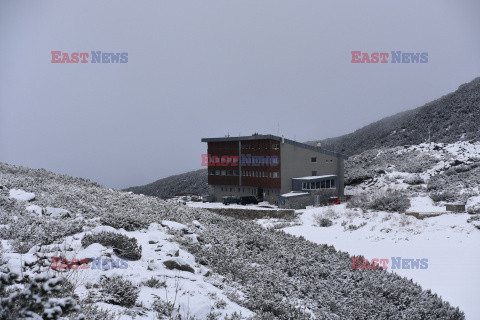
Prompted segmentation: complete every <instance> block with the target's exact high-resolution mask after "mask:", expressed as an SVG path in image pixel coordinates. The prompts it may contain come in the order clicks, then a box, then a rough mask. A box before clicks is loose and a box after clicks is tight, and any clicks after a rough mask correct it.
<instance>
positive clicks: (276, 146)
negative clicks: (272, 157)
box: [272, 144, 280, 150]
mask: <svg viewBox="0 0 480 320" xmlns="http://www.w3.org/2000/svg"><path fill="white" fill-rule="evenodd" d="M272 149H273V150H278V149H280V147H279V145H278V144H273V145H272Z"/></svg>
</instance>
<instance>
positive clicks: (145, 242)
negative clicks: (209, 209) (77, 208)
mask: <svg viewBox="0 0 480 320" xmlns="http://www.w3.org/2000/svg"><path fill="white" fill-rule="evenodd" d="M197 228H202V226H201V225H200V224H199V223H198V224H197ZM168 229H174V230H183V229H188V227H187V226H185V225H183V224H180V223H178V222H174V221H163V222H162V224H161V225H160V224H156V223H152V224H151V225H150V227H149V228H148V230H142V231H132V232H127V231H125V230H123V229H120V230H117V229H114V228H112V227H108V226H100V227H95V228H93V229H92V230H90V231H87V232H86V233H99V232H101V231H107V232H115V233H121V234H124V235H126V236H128V237H130V238H135V239H137V241H138V244H139V245H141V246H142V258H141V259H140V260H138V261H128V262H127V266H126V268H121V267H120V268H119V267H115V268H112V267H111V264H108V263H107V264H106V265H104V266H106V267H110V268H109V269H107V268H104V269H99V268H95V267H93V263H89V264H88V268H87V269H80V268H78V269H75V270H53V269H51V268H50V266H51V258H52V257H59V256H61V257H65V258H66V259H67V260H68V261H69V262H71V261H72V259H79V260H81V259H86V258H100V260H101V261H102V260H103V259H106V258H112V259H113V260H114V261H117V259H118V257H116V256H115V254H114V252H113V249H112V248H107V247H104V246H102V245H101V244H99V243H93V244H91V245H90V246H88V247H87V248H83V247H82V244H81V239H82V238H83V236H84V234H85V232H82V233H79V234H76V235H73V236H68V237H66V238H65V240H64V241H63V243H62V244H60V245H48V246H47V245H43V246H35V247H33V248H32V249H31V250H30V251H29V252H28V253H26V254H19V253H13V252H11V251H10V246H9V244H8V241H7V240H3V241H2V246H3V248H4V250H3V251H4V255H3V257H4V259H5V260H7V261H8V262H7V266H8V267H9V269H10V270H11V271H14V272H18V273H19V274H20V273H22V272H21V270H20V266H23V274H30V273H32V274H33V273H34V272H36V271H37V270H39V268H40V269H42V270H44V271H47V272H49V273H51V274H55V273H58V274H60V275H62V276H63V277H65V278H67V279H69V280H70V281H73V282H74V283H75V284H76V286H77V288H76V289H75V293H76V294H77V295H78V296H79V297H80V298H81V299H86V298H87V297H88V294H89V291H90V290H89V289H87V287H88V286H89V285H90V286H91V285H93V284H97V283H99V281H100V278H101V277H102V276H107V277H112V276H117V275H118V276H123V277H124V278H125V279H129V280H131V281H132V282H133V283H134V284H135V285H138V286H139V287H140V292H139V296H138V300H137V302H138V303H141V304H142V305H143V306H145V307H147V308H148V307H150V306H151V305H152V304H153V302H154V296H155V295H157V296H159V297H161V299H162V300H164V301H167V302H170V303H174V304H175V308H176V309H178V310H176V311H174V313H173V314H172V316H175V314H179V315H181V316H182V317H183V318H187V317H186V316H187V315H195V317H196V318H198V319H205V318H206V317H207V315H208V314H209V313H210V312H211V311H213V312H215V313H217V314H218V315H219V316H221V317H222V318H223V317H224V316H225V315H230V314H232V313H234V312H237V313H241V314H242V315H243V316H245V317H248V316H251V315H253V313H252V312H251V311H249V310H248V309H245V308H243V307H241V306H239V305H238V304H236V303H234V302H232V301H230V300H229V299H228V298H227V296H226V295H225V292H224V291H222V290H220V289H219V288H217V287H216V286H214V285H213V284H212V283H215V281H217V282H221V281H222V277H220V276H217V275H212V276H209V277H208V281H207V278H206V277H205V275H207V273H211V271H210V270H209V269H207V268H205V267H203V266H201V265H199V264H198V263H196V261H195V258H194V257H193V256H192V255H191V254H190V253H188V252H187V251H185V250H182V249H181V248H180V247H179V245H178V244H177V243H176V242H174V241H171V240H172V238H173V236H172V235H170V234H168V232H167V231H168ZM185 236H186V237H190V238H191V239H192V241H196V238H195V237H196V236H195V234H189V235H185ZM43 259H47V260H46V261H47V263H46V266H43V267H40V265H41V264H40V263H39V261H41V260H43ZM172 259H173V260H178V261H179V262H180V263H184V264H187V265H188V266H190V267H191V268H192V269H193V270H194V273H192V272H188V271H180V270H177V269H173V270H170V269H168V268H166V266H165V265H164V264H163V261H166V260H172ZM151 278H155V279H157V280H159V282H164V283H165V286H163V287H160V288H151V287H148V286H146V285H145V284H144V283H145V282H146V281H147V280H149V279H151ZM232 290H233V289H232ZM97 305H98V306H100V307H101V308H104V309H107V310H109V311H111V312H114V313H117V319H132V317H131V316H130V315H126V314H125V313H124V312H125V309H124V308H123V307H120V306H116V305H112V304H107V303H104V302H99V303H97ZM133 310H137V311H136V312H139V311H142V314H139V315H138V316H137V317H136V319H155V311H145V310H141V308H137V307H134V308H133Z"/></svg>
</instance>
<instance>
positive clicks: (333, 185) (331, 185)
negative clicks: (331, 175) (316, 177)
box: [330, 180, 335, 188]
mask: <svg viewBox="0 0 480 320" xmlns="http://www.w3.org/2000/svg"><path fill="white" fill-rule="evenodd" d="M330 187H331V188H335V180H332V182H331V184H330Z"/></svg>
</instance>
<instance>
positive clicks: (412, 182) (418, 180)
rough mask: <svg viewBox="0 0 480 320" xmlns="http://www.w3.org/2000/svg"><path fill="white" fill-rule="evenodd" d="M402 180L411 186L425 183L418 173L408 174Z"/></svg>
mask: <svg viewBox="0 0 480 320" xmlns="http://www.w3.org/2000/svg"><path fill="white" fill-rule="evenodd" d="M404 182H405V183H407V184H409V185H412V186H413V185H418V184H422V183H425V181H423V179H422V178H421V177H420V176H419V175H413V176H410V177H408V178H407V179H405V180H404Z"/></svg>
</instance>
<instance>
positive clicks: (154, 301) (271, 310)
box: [0, 164, 464, 319]
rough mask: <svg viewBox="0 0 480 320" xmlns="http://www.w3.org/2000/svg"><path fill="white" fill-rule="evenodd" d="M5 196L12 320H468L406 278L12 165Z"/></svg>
mask: <svg viewBox="0 0 480 320" xmlns="http://www.w3.org/2000/svg"><path fill="white" fill-rule="evenodd" d="M0 185H1V188H0V201H1V202H0V204H1V205H0V225H1V227H0V237H1V239H2V247H3V249H2V265H3V267H8V268H9V269H10V271H12V272H13V273H12V272H10V273H8V271H7V270H3V271H2V276H1V277H0V279H1V281H0V283H1V287H0V291H2V296H9V299H8V300H2V306H4V307H2V309H1V310H0V312H2V316H4V317H6V318H7V319H9V317H8V316H5V315H6V314H8V313H9V312H10V313H13V316H10V318H11V319H14V318H19V317H20V315H22V313H23V315H24V316H25V315H26V314H27V313H28V312H34V313H35V314H39V315H41V314H43V315H44V317H47V316H49V317H50V318H52V319H55V318H62V317H63V318H65V317H64V316H65V315H67V314H68V315H74V314H77V315H78V314H79V312H83V313H84V314H85V316H86V318H87V319H117V318H121V319H133V318H134V316H136V319H142V318H143V319H153V318H157V319H168V318H172V317H175V318H176V319H193V318H195V319H223V318H224V317H225V316H226V319H247V318H251V319H355V318H362V319H404V318H406V317H409V316H410V315H412V314H414V315H417V316H418V318H425V319H434V318H435V319H440V318H441V319H463V318H464V316H463V313H462V312H461V311H460V310H459V309H458V308H455V307H452V306H451V305H450V304H449V303H447V302H445V301H443V300H442V299H441V298H440V297H438V296H437V295H435V294H434V293H432V292H430V291H423V290H422V288H421V287H420V286H418V285H416V284H415V283H413V282H411V281H408V280H406V279H403V278H401V277H399V276H397V275H396V274H392V273H390V272H388V271H385V270H379V269H376V270H354V269H352V268H351V260H350V258H351V257H350V256H349V255H348V254H347V253H345V252H339V251H337V250H336V249H335V248H334V247H332V246H328V245H319V244H314V243H312V242H310V241H306V240H305V239H304V238H302V237H300V238H298V237H295V236H292V235H288V234H286V233H284V232H279V231H276V230H274V229H268V230H265V229H264V228H263V227H261V226H259V225H258V224H256V223H254V222H251V221H243V220H235V219H233V218H229V217H223V216H219V215H216V214H213V213H211V212H209V211H207V210H206V209H202V208H190V207H187V206H184V205H181V204H179V203H176V202H174V201H162V200H160V199H158V198H155V197H147V196H140V195H135V194H130V193H126V192H119V191H115V190H112V189H107V188H103V187H101V186H99V185H98V184H96V183H93V182H90V181H87V180H84V179H76V178H71V177H68V176H64V175H56V174H53V173H51V172H48V171H45V170H32V169H27V168H23V167H15V166H11V165H7V164H0ZM32 194H33V195H32ZM27 208H28V209H27ZM75 258H78V259H79V260H75ZM62 259H65V260H62ZM86 259H88V260H86ZM67 267H68V268H70V269H68V268H67ZM59 268H60V269H59ZM62 268H64V269H62ZM65 268H67V269H65ZM45 272H46V273H47V274H48V275H47V276H42V277H40V276H39V275H41V274H44V273H45ZM59 277H62V278H64V281H63V282H61V280H59ZM15 279H17V281H20V282H18V283H17V282H16V280H15ZM20 297H23V298H20ZM35 301H37V302H38V303H37V302H35ZM79 309H81V310H82V311H79ZM113 314H116V315H113ZM65 319H66V318H65Z"/></svg>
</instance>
